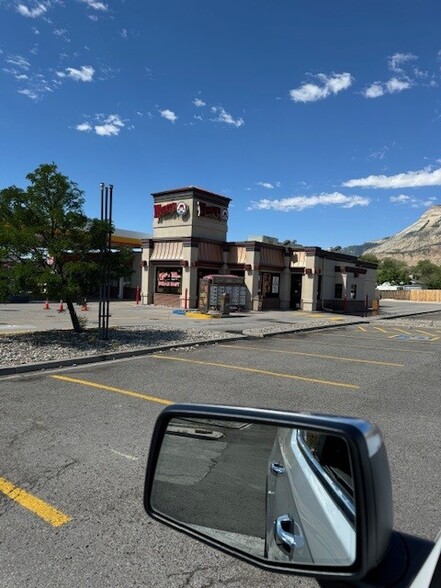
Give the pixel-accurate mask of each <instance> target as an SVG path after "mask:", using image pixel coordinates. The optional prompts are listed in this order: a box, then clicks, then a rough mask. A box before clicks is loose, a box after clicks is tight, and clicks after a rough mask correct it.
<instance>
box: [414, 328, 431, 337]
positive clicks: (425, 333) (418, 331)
mask: <svg viewBox="0 0 441 588" xmlns="http://www.w3.org/2000/svg"><path fill="white" fill-rule="evenodd" d="M415 331H416V332H417V333H421V334H423V335H429V337H433V333H428V332H427V331H421V330H420V329H415Z"/></svg>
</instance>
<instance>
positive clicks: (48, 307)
mask: <svg viewBox="0 0 441 588" xmlns="http://www.w3.org/2000/svg"><path fill="white" fill-rule="evenodd" d="M50 308H51V307H50V306H49V300H48V299H47V298H46V302H45V303H44V306H43V310H50Z"/></svg>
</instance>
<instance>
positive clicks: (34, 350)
mask: <svg viewBox="0 0 441 588" xmlns="http://www.w3.org/2000/svg"><path fill="white" fill-rule="evenodd" d="M231 338H236V339H237V335H233V334H231V333H223V332H220V331H210V332H209V333H207V331H199V330H198V329H176V328H171V327H162V326H161V327H159V326H158V327H151V326H149V327H145V326H140V327H121V328H115V329H109V338H108V339H107V340H102V339H100V337H99V331H98V329H87V330H86V331H84V332H82V333H75V332H74V331H67V330H63V331H38V332H32V333H18V334H11V335H2V336H1V337H0V367H11V366H20V365H24V364H29V363H44V362H47V361H55V360H56V361H59V360H64V359H73V358H77V357H87V356H94V355H102V354H105V353H117V352H120V351H134V350H137V349H148V348H153V349H155V348H157V347H160V346H161V345H183V344H187V343H188V345H194V344H198V343H204V342H206V341H207V339H208V340H210V341H211V340H217V339H220V340H221V339H231Z"/></svg>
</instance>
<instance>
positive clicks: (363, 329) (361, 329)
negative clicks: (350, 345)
mask: <svg viewBox="0 0 441 588" xmlns="http://www.w3.org/2000/svg"><path fill="white" fill-rule="evenodd" d="M357 329H358V330H359V331H364V332H365V333H366V332H367V329H365V328H364V327H360V326H358V327H357Z"/></svg>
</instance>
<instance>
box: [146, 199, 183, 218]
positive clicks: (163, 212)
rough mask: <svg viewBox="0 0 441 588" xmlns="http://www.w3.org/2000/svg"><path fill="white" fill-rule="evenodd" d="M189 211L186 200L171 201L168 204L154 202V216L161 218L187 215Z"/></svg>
mask: <svg viewBox="0 0 441 588" xmlns="http://www.w3.org/2000/svg"><path fill="white" fill-rule="evenodd" d="M188 211H189V208H188V205H187V204H185V202H170V203H168V204H154V205H153V216H154V218H157V219H161V218H166V217H169V216H175V215H177V216H180V217H183V216H185V215H186V214H187V213H188Z"/></svg>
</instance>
